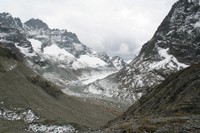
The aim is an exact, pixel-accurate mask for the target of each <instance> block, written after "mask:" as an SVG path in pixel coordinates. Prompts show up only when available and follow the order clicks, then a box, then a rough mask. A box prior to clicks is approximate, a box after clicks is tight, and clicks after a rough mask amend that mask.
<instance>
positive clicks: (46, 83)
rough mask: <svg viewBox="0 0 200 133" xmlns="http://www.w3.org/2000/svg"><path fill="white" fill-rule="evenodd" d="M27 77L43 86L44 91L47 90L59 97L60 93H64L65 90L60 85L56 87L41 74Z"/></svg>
mask: <svg viewBox="0 0 200 133" xmlns="http://www.w3.org/2000/svg"><path fill="white" fill-rule="evenodd" d="M27 79H28V80H29V81H30V82H32V83H33V84H35V85H38V86H39V87H41V88H42V89H43V90H44V91H46V92H47V93H48V94H49V95H51V96H53V97H59V95H61V94H63V92H62V91H61V90H60V89H59V88H58V87H56V86H55V85H53V84H52V83H50V82H49V81H47V80H46V79H44V78H42V77H41V76H39V75H36V76H29V77H27Z"/></svg>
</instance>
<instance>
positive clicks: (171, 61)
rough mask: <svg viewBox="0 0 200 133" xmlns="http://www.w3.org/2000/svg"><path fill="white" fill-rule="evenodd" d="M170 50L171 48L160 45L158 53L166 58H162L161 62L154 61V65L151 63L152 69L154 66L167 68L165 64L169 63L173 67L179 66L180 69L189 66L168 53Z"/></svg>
mask: <svg viewBox="0 0 200 133" xmlns="http://www.w3.org/2000/svg"><path fill="white" fill-rule="evenodd" d="M168 51H169V48H167V49H163V48H160V47H158V53H159V55H160V56H161V57H163V58H164V59H163V60H161V61H160V62H155V63H153V64H152V65H150V67H151V68H152V69H154V68H165V65H167V64H168V65H169V67H172V68H173V67H177V68H178V69H181V68H185V67H188V65H186V64H183V63H180V62H178V60H177V59H176V57H174V56H173V55H170V54H168ZM176 65H177V66H176Z"/></svg>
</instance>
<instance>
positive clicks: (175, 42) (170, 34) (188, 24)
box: [139, 0, 200, 64]
mask: <svg viewBox="0 0 200 133" xmlns="http://www.w3.org/2000/svg"><path fill="white" fill-rule="evenodd" d="M199 19H200V6H199V3H196V2H195V1H192V2H188V0H180V1H178V2H177V3H175V4H174V5H173V7H172V9H171V11H170V12H169V14H168V15H167V17H166V18H165V19H164V21H163V22H162V23H161V25H160V26H159V27H158V29H157V31H156V33H155V34H154V36H153V38H152V39H151V40H150V41H149V42H147V43H146V44H145V45H144V46H143V47H142V50H141V52H140V55H139V57H140V56H143V58H144V60H148V59H151V60H152V58H153V59H156V55H157V50H156V47H161V48H164V49H166V48H169V51H168V52H169V54H172V55H174V56H175V57H176V58H177V60H178V61H179V62H182V63H185V64H191V63H195V62H199V60H200V52H199V51H200V50H199V47H198V46H200V39H199V36H200V25H199V24H200V22H199Z"/></svg>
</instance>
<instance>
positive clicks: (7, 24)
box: [0, 12, 22, 29]
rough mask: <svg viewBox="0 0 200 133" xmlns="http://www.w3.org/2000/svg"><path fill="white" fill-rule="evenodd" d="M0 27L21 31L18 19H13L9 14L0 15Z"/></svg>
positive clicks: (20, 23)
mask: <svg viewBox="0 0 200 133" xmlns="http://www.w3.org/2000/svg"><path fill="white" fill-rule="evenodd" d="M0 27H4V28H16V29H22V22H21V20H20V19H19V18H13V17H12V15H11V14H10V13H7V12H3V13H0Z"/></svg>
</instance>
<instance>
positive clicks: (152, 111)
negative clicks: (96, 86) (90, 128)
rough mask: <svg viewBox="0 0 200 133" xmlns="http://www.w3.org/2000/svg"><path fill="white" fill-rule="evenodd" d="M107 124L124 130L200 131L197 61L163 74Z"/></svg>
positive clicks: (198, 65)
mask: <svg viewBox="0 0 200 133" xmlns="http://www.w3.org/2000/svg"><path fill="white" fill-rule="evenodd" d="M107 127H109V130H111V129H112V130H113V129H114V130H116V129H119V130H121V131H124V132H127V133H128V132H199V131H200V64H196V65H192V66H191V67H189V68H186V69H184V70H182V71H179V72H177V73H175V74H172V75H171V76H169V77H168V78H166V80H164V81H163V82H162V83H161V84H160V85H158V86H157V87H155V88H153V89H152V90H151V91H149V92H148V93H147V94H146V95H144V96H142V97H141V99H139V100H138V101H137V102H136V103H135V104H134V105H132V106H131V107H130V108H129V109H128V110H127V111H126V112H125V113H123V114H122V115H121V116H119V117H118V118H116V119H114V120H112V121H110V122H109V123H108V124H107ZM107 130H108V129H107ZM116 132H118V131H116Z"/></svg>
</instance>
